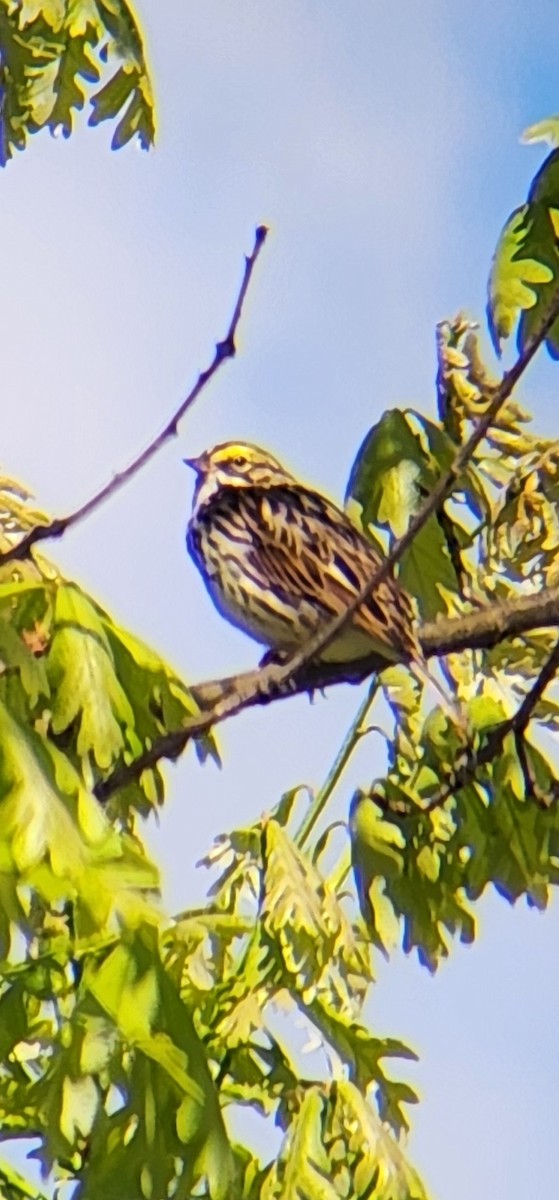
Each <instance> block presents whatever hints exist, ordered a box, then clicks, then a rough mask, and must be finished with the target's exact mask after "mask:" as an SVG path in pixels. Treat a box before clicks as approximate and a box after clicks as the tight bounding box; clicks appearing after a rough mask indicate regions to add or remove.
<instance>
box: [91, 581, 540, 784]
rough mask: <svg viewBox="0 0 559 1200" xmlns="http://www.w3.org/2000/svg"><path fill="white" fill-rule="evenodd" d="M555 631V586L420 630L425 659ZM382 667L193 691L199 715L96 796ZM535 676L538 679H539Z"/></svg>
mask: <svg viewBox="0 0 559 1200" xmlns="http://www.w3.org/2000/svg"><path fill="white" fill-rule="evenodd" d="M553 627H559V587H553V588H547V589H546V590H544V591H542V592H540V593H538V594H537V595H533V596H519V597H518V598H517V599H514V600H506V601H502V602H501V603H499V604H491V605H488V606H487V607H484V608H480V609H477V610H476V611H475V612H471V613H466V614H464V615H462V616H460V617H438V618H437V620H436V621H426V622H424V624H423V625H421V626H420V629H419V640H420V644H421V647H422V650H423V653H424V655H425V657H426V658H433V657H437V656H441V655H444V654H451V653H455V654H456V653H460V652H461V651H464V650H472V649H490V648H491V647H492V646H496V645H498V644H499V642H502V641H504V640H505V639H507V638H514V637H518V636H520V635H521V634H525V633H529V632H530V630H535V629H545V628H553ZM385 666H386V661H385V660H383V659H382V658H381V657H379V656H378V655H375V654H371V655H368V656H367V657H366V658H363V659H357V660H355V661H354V662H351V663H324V662H319V661H313V662H309V663H304V664H303V666H302V667H301V668H300V669H299V670H298V671H297V673H296V674H295V675H293V676H290V677H289V678H288V679H286V680H284V681H283V682H281V683H279V684H277V685H276V684H275V683H274V678H275V676H274V673H275V672H277V669H278V668H277V665H276V664H275V663H272V664H270V665H269V666H266V667H260V668H257V669H256V670H254V671H246V672H244V673H242V674H240V675H230V676H228V677H226V678H224V679H216V680H209V681H207V682H204V683H200V684H195V685H194V686H192V687H191V692H192V695H193V697H194V699H195V701H196V703H197V704H198V705H199V707H200V710H201V711H200V714H199V715H197V716H194V717H192V718H191V719H189V720H188V722H185V724H184V725H183V726H182V727H181V728H180V729H176V730H173V731H171V732H170V733H167V734H163V736H162V737H161V738H158V739H157V740H156V741H155V742H154V744H153V746H151V747H150V749H149V750H146V751H145V753H143V754H141V755H140V756H139V757H138V758H136V759H135V760H134V761H133V762H131V763H129V764H127V765H126V766H121V767H117V768H116V769H115V770H114V771H113V772H112V773H111V774H110V775H109V776H107V778H106V779H104V780H102V781H100V782H99V783H98V784H97V786H96V788H95V794H96V795H97V797H98V798H99V799H100V800H106V799H107V798H108V797H109V796H110V795H112V794H113V792H115V791H117V790H118V788H120V787H124V786H125V785H126V784H129V783H131V782H133V781H134V780H136V779H138V778H139V776H140V775H141V773H142V771H144V770H146V769H147V768H149V767H153V766H155V765H156V763H158V762H159V761H160V760H161V759H163V758H169V759H175V758H177V757H178V755H179V754H180V753H181V752H182V750H184V748H185V746H186V744H187V742H188V741H190V739H191V738H194V737H199V736H201V735H202V734H204V733H207V732H208V731H209V730H210V729H212V728H213V727H214V726H215V725H218V724H220V723H221V722H222V721H224V720H225V719H226V718H227V717H231V716H234V715H235V714H236V713H238V712H241V711H242V710H243V709H245V708H249V707H252V706H254V705H262V704H269V703H270V702H272V701H275V700H281V699H284V698H286V697H288V696H294V695H297V694H301V693H303V692H312V691H316V690H321V689H324V688H328V687H332V686H334V685H335V684H340V683H350V684H356V683H361V682H362V681H363V680H364V679H366V678H367V677H368V676H369V675H371V674H372V673H373V672H374V671H377V670H379V669H381V668H382V667H385ZM538 678H539V676H538Z"/></svg>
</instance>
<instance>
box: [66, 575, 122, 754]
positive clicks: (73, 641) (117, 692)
mask: <svg viewBox="0 0 559 1200" xmlns="http://www.w3.org/2000/svg"><path fill="white" fill-rule="evenodd" d="M48 676H49V681H50V684H51V687H52V692H53V703H52V728H53V732H54V733H55V734H57V733H63V732H64V731H65V730H67V729H68V727H69V726H70V725H71V724H72V722H73V721H76V723H77V750H78V754H79V755H87V754H90V753H91V754H92V756H93V758H94V760H95V762H96V763H97V765H98V766H99V767H101V768H105V769H107V768H109V767H110V766H111V764H112V763H113V762H115V761H116V760H117V759H118V758H119V756H120V754H121V751H122V749H123V746H124V733H123V730H126V728H127V727H130V726H132V725H133V722H134V714H133V711H132V707H131V705H130V703H129V701H128V698H127V696H126V694H125V692H124V691H123V689H122V687H121V684H120V682H119V680H118V678H117V675H116V672H115V666H114V661H113V658H112V654H111V649H110V646H109V643H108V640H107V637H106V635H105V630H104V628H103V623H102V621H101V620H100V618H99V616H98V614H97V612H96V610H95V608H94V607H93V605H92V604H91V602H90V601H89V600H88V599H87V597H86V596H85V594H84V593H83V592H81V591H80V590H79V588H77V587H75V586H73V585H63V584H61V585H60V586H59V587H58V590H57V594H56V605H55V616H54V636H53V640H52V645H51V647H50V652H49V656H48Z"/></svg>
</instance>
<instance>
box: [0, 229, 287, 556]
mask: <svg viewBox="0 0 559 1200" xmlns="http://www.w3.org/2000/svg"><path fill="white" fill-rule="evenodd" d="M267 232H268V230H267V228H266V226H265V225H258V226H257V228H256V232H255V238H254V247H253V250H252V253H251V254H250V255H249V256H248V258H247V256H246V255H245V265H244V271H243V278H242V280H241V284H240V287H239V290H238V293H237V298H236V301H235V305H234V308H233V314H232V317H231V320H230V322H229V328H228V330H227V333H226V334H225V337H224V338H223V339H222V340H221V341H218V342H217V343H216V346H215V351H214V355H213V359H212V361H211V363H210V365H209V367H206V369H205V371H201V372H200V374H199V375H198V378H197V380H196V383H195V384H194V386H193V387H192V388H191V389H190V391H189V392H188V394H187V396H186V397H185V398H184V399H183V400H182V401H181V403H180V404H179V406H178V408H177V409H176V410H175V412H174V413H173V415H172V416H171V418H170V420H169V421H168V422H167V424H166V425H165V427H164V429H162V430H161V432H160V433H158V434H157V435H156V437H154V438H153V439H152V441H151V442H149V444H148V445H147V447H146V449H145V450H142V452H141V453H140V454H138V455H137V457H136V458H134V459H133V460H132V462H131V463H130V464H129V466H128V467H126V468H125V469H124V470H123V471H119V472H118V473H117V474H116V475H114V476H113V477H112V479H111V480H110V481H109V482H108V483H106V484H104V486H103V487H102V488H100V490H99V491H98V492H95V494H94V495H93V496H91V497H90V498H89V500H86V502H85V503H84V504H82V505H80V507H79V508H76V509H74V511H73V512H70V513H69V514H68V515H67V516H65V517H53V519H52V521H49V522H48V524H46V525H34V526H33V528H32V529H30V530H28V532H27V533H26V534H25V535H24V537H22V538H21V539H20V541H19V542H18V543H17V544H16V545H14V546H10V548H9V549H8V550H5V551H3V552H1V553H0V566H2V565H3V564H4V563H8V562H13V561H14V560H17V559H18V558H26V557H27V556H28V554H29V551H30V550H31V547H32V546H34V545H35V543H36V542H42V541H45V540H47V539H50V538H59V537H62V535H63V534H64V533H65V532H66V530H67V529H70V528H71V526H73V525H77V523H78V522H79V521H82V520H84V519H85V518H86V517H88V516H89V515H90V514H91V513H92V512H94V511H95V509H97V508H99V506H100V505H101V504H103V503H104V502H105V501H106V500H108V499H109V498H110V497H111V496H112V495H113V494H114V493H115V492H117V491H118V490H119V489H120V488H121V487H123V486H124V485H125V484H126V483H128V482H129V480H130V479H132V478H133V477H134V475H136V474H137V473H138V471H141V470H142V468H143V467H144V466H146V464H147V463H148V462H149V461H150V460H151V459H152V458H153V457H154V455H155V454H157V453H158V452H159V450H161V449H162V447H163V446H164V445H165V443H166V442H167V441H169V440H170V438H172V437H176V436H177V434H178V427H179V423H180V422H181V421H182V419H183V417H184V416H185V415H186V413H187V412H188V410H189V409H190V408H191V407H192V405H193V404H194V402H195V400H197V399H198V396H199V395H200V393H201V392H202V391H203V389H204V388H205V387H206V386H207V384H208V383H209V382H210V380H211V379H212V378H213V376H214V375H215V374H216V373H217V371H218V370H219V368H220V367H221V365H222V364H223V363H224V362H225V360H226V359H228V358H234V356H235V354H236V346H235V334H236V332H237V328H238V325H239V322H240V319H241V316H242V312H243V306H244V301H245V298H246V294H247V292H248V288H249V285H250V282H251V279H252V275H253V272H254V268H255V266H256V261H257V259H258V255H259V253H260V250H261V248H262V246H263V244H264V241H265V239H266V235H267Z"/></svg>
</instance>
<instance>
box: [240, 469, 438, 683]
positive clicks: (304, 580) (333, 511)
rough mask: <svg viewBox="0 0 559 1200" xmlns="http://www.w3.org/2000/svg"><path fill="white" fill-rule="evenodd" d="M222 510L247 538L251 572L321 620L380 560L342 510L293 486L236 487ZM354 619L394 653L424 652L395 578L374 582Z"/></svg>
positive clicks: (350, 596) (335, 609)
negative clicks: (307, 606) (313, 607)
mask: <svg viewBox="0 0 559 1200" xmlns="http://www.w3.org/2000/svg"><path fill="white" fill-rule="evenodd" d="M227 490H229V489H227ZM223 499H225V497H224V496H223ZM222 513H223V515H222ZM222 513H220V517H221V519H222V520H223V517H224V516H225V515H226V518H227V524H228V526H229V533H230V535H233V536H236V537H237V538H243V541H245V538H246V541H245V545H246V555H247V558H248V564H249V566H252V568H253V570H254V573H255V576H257V577H261V576H262V575H264V576H265V577H266V579H267V580H268V581H269V584H270V585H271V587H272V588H273V589H274V590H275V591H277V593H278V595H279V596H281V597H284V598H286V599H289V600H292V601H293V600H294V601H304V600H306V601H307V602H308V601H310V602H311V603H314V604H315V605H316V606H317V608H318V609H319V610H322V611H323V612H324V616H325V619H328V617H329V616H332V617H333V616H335V615H338V614H339V613H341V612H342V611H343V609H344V608H346V607H347V605H348V604H350V603H351V601H352V600H353V599H354V598H355V596H356V595H357V593H358V592H359V590H360V589H361V588H362V586H363V584H364V583H365V581H366V580H367V578H368V577H369V576H370V575H371V574H372V573H373V572H374V570H375V567H378V566H380V565H381V561H382V560H381V558H380V556H379V554H378V553H377V551H376V550H375V548H374V547H373V546H372V544H371V543H370V542H369V541H368V539H367V538H366V537H365V535H364V534H362V533H360V532H359V530H357V529H355V527H354V526H353V525H352V524H351V522H350V521H349V520H348V518H347V517H346V516H345V514H344V513H343V512H341V511H340V509H338V508H336V506H335V505H333V504H331V503H330V502H329V501H328V500H326V499H325V498H324V497H323V496H320V495H319V494H318V493H316V492H313V491H310V490H306V489H305V488H301V487H299V486H297V485H294V486H293V487H289V486H288V485H285V486H283V487H271V488H257V487H254V488H252V487H251V488H236V489H234V492H233V494H232V495H231V496H230V502H229V504H227V505H226V507H225V509H224V511H223V510H222ZM247 534H248V538H247V537H246V535H247ZM353 624H354V626H356V627H357V628H359V629H361V630H363V631H364V632H365V633H367V634H369V635H370V636H371V637H372V638H374V639H375V641H381V642H384V643H385V644H387V646H390V647H391V648H392V649H393V650H396V651H397V652H398V651H400V650H401V651H403V652H404V653H405V654H406V655H411V657H412V658H414V659H418V658H420V657H421V653H420V650H419V647H418V643H417V638H416V635H415V630H414V612H413V607H412V604H411V601H410V598H409V596H408V595H407V594H406V593H405V592H403V591H402V589H401V588H400V587H399V586H398V584H397V583H396V582H395V580H394V579H393V578H392V577H389V578H387V579H385V580H383V581H382V582H381V583H380V584H378V585H377V587H376V588H375V590H374V593H373V595H372V596H371V597H370V598H369V599H368V600H367V601H366V602H365V603H364V604H363V605H362V606H361V608H360V609H358V611H357V613H356V614H355V616H354V618H353Z"/></svg>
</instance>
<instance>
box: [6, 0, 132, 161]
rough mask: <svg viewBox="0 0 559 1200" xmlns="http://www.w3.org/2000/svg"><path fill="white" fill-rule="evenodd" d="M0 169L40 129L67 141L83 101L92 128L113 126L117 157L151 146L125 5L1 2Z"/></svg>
mask: <svg viewBox="0 0 559 1200" xmlns="http://www.w3.org/2000/svg"><path fill="white" fill-rule="evenodd" d="M0 48H1V68H0V70H1V75H2V111H1V114H0V165H2V166H5V165H6V163H7V162H8V161H9V159H10V158H11V157H12V155H13V152H14V150H23V149H24V147H25V146H26V144H27V140H28V138H29V136H30V135H31V134H33V133H37V132H38V131H39V130H40V129H45V128H46V129H49V130H50V132H51V133H52V134H59V133H61V134H62V136H63V137H66V138H67V137H69V136H70V134H71V132H72V129H73V125H74V118H75V114H76V112H79V111H81V109H83V107H84V104H85V101H86V98H87V99H89V101H90V103H91V113H90V117H89V124H90V125H99V124H100V123H101V122H102V121H115V120H116V127H115V130H114V133H113V138H112V143H111V144H112V147H113V149H119V148H120V147H121V146H124V145H125V144H126V142H128V141H130V139H131V138H133V137H134V136H135V135H137V136H138V139H139V142H140V145H141V146H142V147H143V148H144V149H148V147H149V146H151V145H152V143H153V139H154V112H153V95H152V90H151V83H150V79H149V74H148V70H147V66H146V61H145V55H144V50H143V45H142V38H141V35H140V31H139V28H138V26H137V23H136V21H135V18H134V16H133V13H132V10H131V8H130V7H129V5H128V4H127V3H126V0H21V2H16V0H0Z"/></svg>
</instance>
